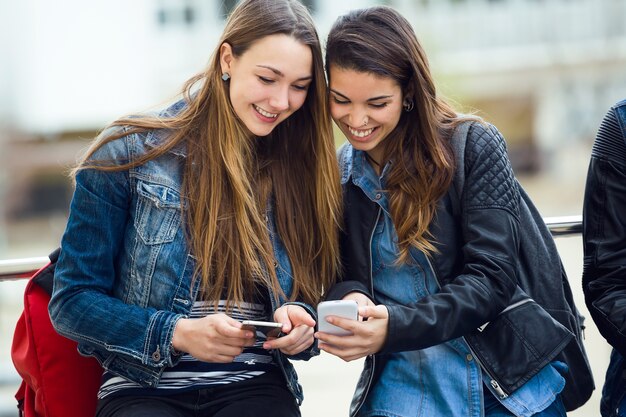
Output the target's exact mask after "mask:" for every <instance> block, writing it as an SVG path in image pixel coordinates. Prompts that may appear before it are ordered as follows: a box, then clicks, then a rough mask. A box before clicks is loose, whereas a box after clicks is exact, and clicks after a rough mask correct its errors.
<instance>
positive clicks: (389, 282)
mask: <svg viewBox="0 0 626 417" xmlns="http://www.w3.org/2000/svg"><path fill="white" fill-rule="evenodd" d="M353 156H354V157H353V159H352V181H353V182H354V184H355V185H357V186H358V187H359V188H360V189H361V190H362V191H363V193H364V194H365V195H366V196H367V197H368V198H369V199H370V200H371V201H373V202H375V203H376V204H378V205H379V206H380V209H381V211H380V213H381V214H380V216H379V218H378V222H377V225H376V228H375V230H374V233H373V236H372V241H371V253H372V277H373V287H374V296H375V297H376V300H375V301H376V303H377V304H378V303H382V304H385V305H394V304H396V305H397V304H400V305H407V306H410V305H413V304H415V303H418V302H419V301H420V299H421V298H423V297H425V296H427V295H429V294H434V293H436V292H438V291H439V286H438V283H437V278H436V276H435V273H434V272H433V270H432V266H431V265H430V262H429V261H428V259H427V258H426V256H425V255H424V253H423V252H420V251H418V250H416V249H415V248H411V257H412V258H413V260H414V261H415V262H414V263H410V264H406V263H405V264H401V265H398V264H397V263H396V260H397V258H398V247H397V234H396V231H395V227H394V225H393V221H392V219H391V214H390V212H389V202H388V199H387V195H386V193H385V192H382V191H381V190H384V189H385V185H384V181H385V174H386V172H387V170H388V168H389V165H387V166H386V167H385V170H383V173H382V175H381V176H380V178H379V177H378V175H377V174H376V173H375V172H374V170H373V169H372V168H371V166H370V165H369V164H368V163H367V162H366V160H365V157H364V154H363V152H362V151H356V150H354V151H353ZM555 365H556V364H555ZM555 365H552V364H549V365H547V366H545V367H544V368H543V369H542V370H541V371H540V372H539V373H538V374H537V375H535V376H534V377H532V378H531V379H530V380H529V381H528V382H526V383H525V384H524V385H522V387H521V388H519V389H518V390H516V391H515V392H513V393H512V394H511V395H509V396H508V397H507V398H505V399H501V400H499V401H500V402H501V403H502V404H503V405H504V406H505V407H506V408H507V409H509V410H510V411H511V413H512V414H514V415H516V416H525V417H528V416H531V415H533V414H535V413H537V412H539V411H542V410H544V409H545V408H546V407H548V406H549V405H550V404H551V403H552V402H554V401H555V400H556V398H557V396H558V394H559V393H560V392H561V390H562V389H563V387H564V385H565V380H564V378H563V377H562V376H561V374H560V373H559V371H558V370H557V369H556V367H555ZM556 366H559V365H556ZM376 369H377V371H376V372H375V375H376V376H375V377H374V381H373V382H372V386H371V388H370V391H369V393H368V395H367V398H366V400H365V401H364V403H363V405H362V407H361V409H360V410H359V412H358V415H359V416H362V417H369V416H382V415H384V416H398V417H409V416H440V415H450V416H452V415H459V416H460V415H462V416H467V417H481V416H482V415H484V410H483V390H486V389H491V387H489V388H487V386H488V385H487V384H485V383H484V382H485V381H488V380H489V378H488V376H487V375H485V374H484V371H483V370H482V369H481V366H480V364H479V363H478V361H477V359H476V358H475V356H474V355H473V352H472V351H471V349H470V347H469V345H468V344H467V342H466V341H465V340H464V338H462V337H461V338H457V339H453V340H450V341H448V342H445V343H441V344H438V345H435V346H431V347H428V348H425V349H420V350H412V351H404V352H396V353H389V354H378V355H376ZM488 395H489V394H488ZM493 395H494V397H495V398H497V394H496V393H495V392H494V393H493ZM390 399H393V400H390Z"/></svg>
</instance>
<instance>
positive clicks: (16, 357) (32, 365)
mask: <svg viewBox="0 0 626 417" xmlns="http://www.w3.org/2000/svg"><path fill="white" fill-rule="evenodd" d="M59 253H60V250H59V249H57V250H56V251H55V252H53V253H52V254H51V255H50V262H49V263H48V264H47V265H46V266H44V267H43V268H41V269H40V270H39V271H37V272H36V273H35V274H34V275H33V276H32V277H31V278H30V280H29V282H28V284H27V285H26V290H25V291H24V312H23V313H22V316H21V317H20V318H19V320H18V322H17V325H16V326H15V333H14V336H13V345H12V347H11V358H12V359H13V364H14V365H15V369H17V372H18V373H19V374H20V376H21V377H22V384H21V386H20V388H19V390H18V391H17V394H15V398H16V399H17V401H18V409H19V410H20V416H23V417H93V416H94V415H95V411H96V403H97V393H98V389H99V388H100V379H101V377H102V368H101V367H100V364H99V363H98V362H97V361H96V360H95V359H94V358H88V357H84V356H81V355H80V354H79V353H78V350H77V345H76V342H74V341H72V340H70V339H67V338H65V337H63V336H60V335H59V334H58V333H57V332H56V331H55V330H54V328H53V327H52V323H51V322H50V316H49V315H48V302H49V301H50V294H51V293H52V279H53V276H54V268H55V266H56V261H57V259H58V257H59Z"/></svg>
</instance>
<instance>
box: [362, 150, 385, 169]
mask: <svg viewBox="0 0 626 417" xmlns="http://www.w3.org/2000/svg"><path fill="white" fill-rule="evenodd" d="M365 159H367V161H368V162H369V163H370V165H371V166H372V168H374V171H376V173H377V174H380V171H381V168H382V167H381V164H380V162H378V161H376V160H375V159H374V158H373V157H372V155H370V154H369V152H365Z"/></svg>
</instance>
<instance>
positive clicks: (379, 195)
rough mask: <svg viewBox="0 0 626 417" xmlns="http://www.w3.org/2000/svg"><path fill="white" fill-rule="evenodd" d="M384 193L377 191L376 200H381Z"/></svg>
mask: <svg viewBox="0 0 626 417" xmlns="http://www.w3.org/2000/svg"><path fill="white" fill-rule="evenodd" d="M382 196H383V195H382V194H381V193H376V197H375V198H376V200H380V199H381V197H382Z"/></svg>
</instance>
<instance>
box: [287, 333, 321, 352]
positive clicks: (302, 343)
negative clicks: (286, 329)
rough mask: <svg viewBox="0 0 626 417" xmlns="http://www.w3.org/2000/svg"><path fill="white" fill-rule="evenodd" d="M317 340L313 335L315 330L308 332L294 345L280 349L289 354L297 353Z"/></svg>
mask: <svg viewBox="0 0 626 417" xmlns="http://www.w3.org/2000/svg"><path fill="white" fill-rule="evenodd" d="M314 342H315V338H314V337H313V332H307V333H306V334H304V335H303V336H302V337H301V338H299V339H298V340H297V341H296V342H295V343H294V344H293V345H291V346H287V347H286V348H283V349H280V350H281V352H283V353H285V354H287V355H296V354H298V353H300V352H302V351H303V350H305V349H307V348H308V347H309V346H311V345H312V344H313V343H314Z"/></svg>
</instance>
